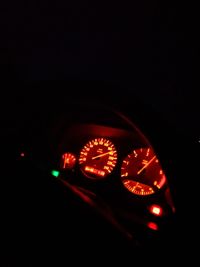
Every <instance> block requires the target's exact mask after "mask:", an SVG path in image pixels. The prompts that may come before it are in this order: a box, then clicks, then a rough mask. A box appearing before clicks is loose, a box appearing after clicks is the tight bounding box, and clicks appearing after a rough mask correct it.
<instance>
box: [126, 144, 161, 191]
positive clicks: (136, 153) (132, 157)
mask: <svg viewBox="0 0 200 267" xmlns="http://www.w3.org/2000/svg"><path fill="white" fill-rule="evenodd" d="M153 164H154V165H153ZM130 166H131V167H130ZM133 166H134V168H135V169H134V171H133ZM152 166H153V168H154V169H152ZM131 168H132V169H131ZM149 170H150V171H149ZM142 172H143V173H147V174H143V173H142ZM153 172H154V174H152V173H153ZM148 175H149V177H148ZM131 177H135V178H131ZM147 179H148V184H147V183H146V182H144V181H147ZM121 181H122V184H123V186H124V187H125V188H126V189H127V190H128V191H129V192H131V193H132V194H134V195H137V196H149V195H153V194H155V193H156V192H158V191H159V190H160V189H161V188H162V187H163V186H164V185H165V184H166V176H165V174H164V172H163V170H162V167H161V165H160V162H159V160H158V158H157V157H156V155H155V153H154V151H153V149H152V148H150V147H145V148H139V149H135V150H133V151H132V152H131V153H130V154H128V155H127V156H126V158H125V159H124V160H123V163H122V165H121Z"/></svg>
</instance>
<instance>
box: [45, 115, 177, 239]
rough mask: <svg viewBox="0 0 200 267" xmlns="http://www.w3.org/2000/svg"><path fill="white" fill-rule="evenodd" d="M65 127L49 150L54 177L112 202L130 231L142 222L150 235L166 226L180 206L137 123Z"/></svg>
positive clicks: (99, 199) (115, 213)
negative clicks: (114, 125) (130, 126)
mask: <svg viewBox="0 0 200 267" xmlns="http://www.w3.org/2000/svg"><path fill="white" fill-rule="evenodd" d="M96 121H98V119H97V118H96ZM108 124H109V123H108ZM61 128H62V133H60V134H59V135H58V134H57V142H56V145H55V144H54V146H52V148H51V153H49V155H48V157H49V158H48V162H49V165H48V168H49V170H50V172H51V174H52V176H53V177H55V178H56V179H60V180H61V181H62V182H63V183H64V185H66V183H67V185H70V186H73V187H75V188H78V190H80V191H81V192H82V193H83V194H86V195H87V196H89V197H92V199H95V201H97V202H98V203H101V206H103V209H105V210H106V209H107V208H108V207H109V210H112V213H113V216H114V217H115V218H116V219H117V221H119V222H120V224H121V225H122V227H123V228H125V229H126V231H127V232H128V233H129V234H130V235H133V234H134V235H135V234H136V233H135V231H136V228H137V227H139V228H142V231H143V232H144V233H145V234H144V235H146V234H147V233H148V234H150V236H151V235H154V234H155V233H156V232H159V231H160V230H162V229H163V227H166V222H167V221H168V219H169V217H171V216H173V213H174V212H175V207H174V204H173V201H172V197H171V194H170V188H169V185H168V181H167V177H166V175H165V172H164V170H163V168H162V164H161V162H160V159H159V156H158V155H157V153H156V152H155V151H154V149H153V147H152V146H151V144H150V143H149V141H148V140H147V138H146V137H145V136H144V135H143V134H142V132H141V131H140V130H139V129H138V128H137V127H136V126H135V128H134V129H133V128H132V130H131V129H130V128H128V127H125V126H122V125H121V126H118V127H111V126H109V125H106V124H104V125H102V124H95V123H91V122H85V123H83V122H81V123H72V124H70V125H68V126H67V127H66V126H64V127H63V126H62V127H61ZM59 132H60V130H59ZM83 200H84V199H83ZM105 207H107V208H105ZM106 216H107V215H106ZM136 232H137V231H136ZM138 238H141V231H140V236H139V237H138ZM145 238H146V237H145Z"/></svg>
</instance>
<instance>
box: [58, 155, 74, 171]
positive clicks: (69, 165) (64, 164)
mask: <svg viewBox="0 0 200 267" xmlns="http://www.w3.org/2000/svg"><path fill="white" fill-rule="evenodd" d="M75 164H76V157H75V156H74V154H72V153H65V154H63V155H62V158H61V168H62V169H73V167H74V166H75Z"/></svg>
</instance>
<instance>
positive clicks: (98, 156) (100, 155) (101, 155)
mask: <svg viewBox="0 0 200 267" xmlns="http://www.w3.org/2000/svg"><path fill="white" fill-rule="evenodd" d="M111 153H113V152H112V151H109V152H106V153H103V154H99V155H97V156H95V157H93V158H92V159H97V158H101V157H103V156H105V155H108V154H111Z"/></svg>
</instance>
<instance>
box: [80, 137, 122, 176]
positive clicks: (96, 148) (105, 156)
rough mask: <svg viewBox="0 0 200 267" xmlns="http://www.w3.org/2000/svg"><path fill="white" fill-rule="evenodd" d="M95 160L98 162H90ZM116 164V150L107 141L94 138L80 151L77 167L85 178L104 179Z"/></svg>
mask: <svg viewBox="0 0 200 267" xmlns="http://www.w3.org/2000/svg"><path fill="white" fill-rule="evenodd" d="M93 153H94V154H93ZM101 155H102V156H101ZM95 159H96V160H97V159H98V161H99V162H98V161H96V162H95V161H94V162H92V161H93V160H95ZM103 164H104V165H103ZM116 164H117V150H116V148H115V146H114V144H113V143H112V142H111V141H110V140H109V139H106V138H95V139H93V140H91V141H89V142H88V143H87V144H86V145H85V146H84V147H83V148H82V149H81V152H80V157H79V165H80V169H81V171H82V173H83V174H84V176H86V177H87V178H90V179H104V178H106V177H107V176H108V175H109V174H111V173H112V171H113V169H114V168H115V166H116ZM98 165H99V166H98Z"/></svg>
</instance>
